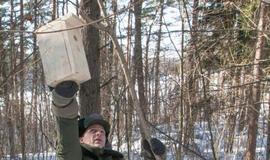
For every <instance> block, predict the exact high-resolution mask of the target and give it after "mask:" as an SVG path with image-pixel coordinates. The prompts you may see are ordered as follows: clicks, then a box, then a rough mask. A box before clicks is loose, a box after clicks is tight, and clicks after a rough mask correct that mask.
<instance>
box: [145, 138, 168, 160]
mask: <svg viewBox="0 0 270 160" xmlns="http://www.w3.org/2000/svg"><path fill="white" fill-rule="evenodd" d="M151 146H152V150H151V148H150V144H149V142H148V141H147V140H146V139H144V140H143V141H142V147H143V150H144V151H143V153H144V155H143V156H144V157H145V159H153V158H154V154H155V155H158V156H160V157H166V147H165V145H164V144H163V143H162V142H161V141H160V140H158V139H157V138H151Z"/></svg>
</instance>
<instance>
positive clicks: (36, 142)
mask: <svg viewBox="0 0 270 160" xmlns="http://www.w3.org/2000/svg"><path fill="white" fill-rule="evenodd" d="M37 4H38V3H37V0H35V5H37ZM53 4H54V7H55V0H54V1H53ZM54 16H55V9H54ZM37 18H38V17H37V7H35V8H34V28H37ZM37 53H38V52H37V38H36V36H34V39H33V55H34V60H33V61H34V62H33V63H34V66H33V70H34V71H33V72H34V73H33V93H32V95H33V105H32V106H33V108H34V109H33V110H34V115H33V121H34V124H33V133H34V135H33V137H34V148H33V153H34V154H35V153H39V151H40V150H39V138H38V117H37V114H38V70H39V68H38V64H37V63H35V62H36V61H37V60H38V54H37Z"/></svg>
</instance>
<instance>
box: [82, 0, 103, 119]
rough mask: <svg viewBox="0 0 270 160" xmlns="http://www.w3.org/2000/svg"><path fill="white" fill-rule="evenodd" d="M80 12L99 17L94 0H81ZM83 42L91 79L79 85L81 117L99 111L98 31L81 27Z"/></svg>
mask: <svg viewBox="0 0 270 160" xmlns="http://www.w3.org/2000/svg"><path fill="white" fill-rule="evenodd" d="M80 5H81V8H80V9H81V12H83V13H84V14H86V15H87V16H88V17H89V18H91V19H93V20H96V19H98V18H99V17H100V9H99V6H98V3H97V1H96V0H82V1H81V4H80ZM82 35H83V43H84V50H85V53H86V57H87V61H88V65H89V71H90V74H91V79H90V80H89V81H87V82H85V83H83V84H81V87H80V92H79V95H80V104H81V107H80V113H81V116H82V117H85V116H88V115H90V114H92V113H100V112H101V107H100V87H99V86H100V51H99V31H98V29H96V28H95V27H93V26H87V27H85V28H84V29H83V32H82Z"/></svg>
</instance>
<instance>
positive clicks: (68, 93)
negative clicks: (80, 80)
mask: <svg viewBox="0 0 270 160" xmlns="http://www.w3.org/2000/svg"><path fill="white" fill-rule="evenodd" d="M54 90H55V92H56V93H57V94H59V95H60V96H62V97H65V98H72V97H73V96H74V95H75V94H76V93H77V91H78V90H79V86H78V84H77V83H76V82H74V81H64V82H61V83H59V84H57V85H56V87H55V88H54Z"/></svg>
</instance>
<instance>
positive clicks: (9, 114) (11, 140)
mask: <svg viewBox="0 0 270 160" xmlns="http://www.w3.org/2000/svg"><path fill="white" fill-rule="evenodd" d="M13 13H14V4H13V0H10V28H11V29H12V30H13V29H14V28H15V26H14V22H13ZM10 36H11V38H10V57H9V61H10V72H13V70H14V68H15V67H14V66H15V65H16V58H15V57H16V56H15V38H14V33H11V34H10ZM15 82H16V80H15V76H12V78H11V83H10V88H11V90H12V91H14V90H15V85H14V84H15ZM16 94H17V93H16ZM11 101H13V103H11V104H10V106H9V107H7V109H6V110H7V126H8V132H9V135H8V137H9V138H8V140H9V145H10V152H9V154H10V158H11V159H12V158H15V152H16V151H15V131H14V130H15V128H14V121H13V120H12V117H13V116H14V114H13V113H14V110H13V108H15V107H16V105H15V104H14V92H11Z"/></svg>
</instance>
